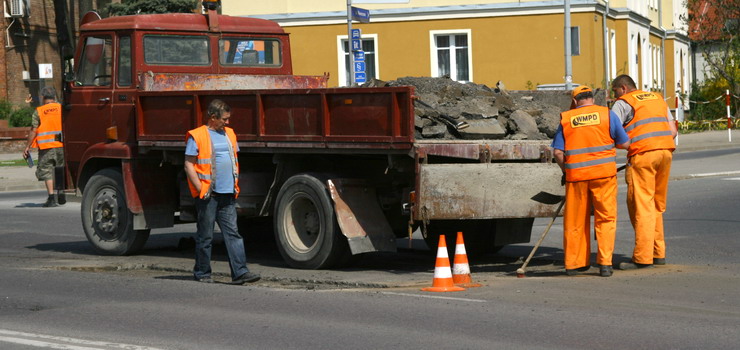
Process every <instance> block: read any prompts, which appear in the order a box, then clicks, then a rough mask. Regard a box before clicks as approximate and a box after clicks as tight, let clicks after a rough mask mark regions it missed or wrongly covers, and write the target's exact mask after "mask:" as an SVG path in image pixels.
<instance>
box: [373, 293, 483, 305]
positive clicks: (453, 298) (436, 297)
mask: <svg viewBox="0 0 740 350" xmlns="http://www.w3.org/2000/svg"><path fill="white" fill-rule="evenodd" d="M381 293H383V294H388V295H400V296H405V297H417V298H429V299H445V300H459V301H470V302H474V303H485V302H486V301H485V300H482V299H468V298H455V297H440V296H434V295H422V294H410V293H396V292H381Z"/></svg>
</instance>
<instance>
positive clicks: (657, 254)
mask: <svg viewBox="0 0 740 350" xmlns="http://www.w3.org/2000/svg"><path fill="white" fill-rule="evenodd" d="M672 160H673V153H672V152H671V151H669V150H665V149H660V150H655V151H647V152H643V153H639V154H635V155H634V156H632V157H630V159H629V164H628V166H627V169H626V170H625V174H624V175H625V180H626V181H627V209H628V210H629V213H630V221H631V222H632V227H633V228H634V229H635V250H634V252H633V253H632V261H633V262H636V263H638V264H652V263H653V258H665V235H664V233H663V213H664V212H665V208H666V197H667V196H668V177H669V176H670V174H671V161H672Z"/></svg>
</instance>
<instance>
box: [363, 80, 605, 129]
mask: <svg viewBox="0 0 740 350" xmlns="http://www.w3.org/2000/svg"><path fill="white" fill-rule="evenodd" d="M402 85H412V86H414V87H415V90H416V96H417V97H418V99H417V100H416V103H415V106H416V108H415V112H416V118H415V125H416V137H417V138H427V139H470V140H480V139H487V140H491V139H506V140H546V139H551V138H552V137H553V135H555V131H556V130H557V128H558V124H559V123H560V112H562V111H564V110H567V109H568V108H570V102H571V97H570V93H569V92H566V91H562V90H553V91H526V90H525V91H507V90H506V88H505V87H504V85H503V83H502V82H499V83H498V84H497V85H496V87H495V88H490V87H488V86H486V85H481V84H473V83H458V82H456V81H453V80H451V79H449V78H444V77H443V78H426V77H404V78H399V79H398V80H394V81H388V82H383V81H378V80H373V81H370V82H368V83H367V84H365V85H363V86H368V87H373V86H402ZM600 95H601V100H603V96H604V94H603V92H601V94H600ZM598 97H599V91H597V103H598V100H599V98H598ZM602 104H603V103H602Z"/></svg>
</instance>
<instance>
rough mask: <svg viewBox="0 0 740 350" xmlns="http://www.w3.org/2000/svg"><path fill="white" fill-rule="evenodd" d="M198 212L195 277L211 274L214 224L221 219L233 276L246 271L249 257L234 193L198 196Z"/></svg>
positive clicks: (235, 276)
mask: <svg viewBox="0 0 740 350" xmlns="http://www.w3.org/2000/svg"><path fill="white" fill-rule="evenodd" d="M195 208H196V209H197V211H198V237H197V238H196V240H195V267H194V268H193V275H194V276H195V278H196V279H200V278H204V277H209V276H210V275H211V248H212V246H213V227H214V223H216V222H218V227H220V228H221V233H222V234H223V236H224V243H225V244H226V252H227V253H228V255H229V267H231V278H232V279H235V278H237V277H239V276H241V275H243V274H245V273H247V272H249V269H247V257H246V253H245V252H244V240H243V239H242V236H241V235H239V231H238V229H237V226H236V199H235V198H234V194H233V193H229V194H220V193H212V194H211V196H210V197H209V198H207V199H200V198H195Z"/></svg>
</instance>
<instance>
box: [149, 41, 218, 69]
mask: <svg viewBox="0 0 740 350" xmlns="http://www.w3.org/2000/svg"><path fill="white" fill-rule="evenodd" d="M144 62H146V63H147V64H153V65H179V66H207V65H210V64H211V54H210V49H209V46H208V37H206V36H179V35H178V36H176V35H146V36H144Z"/></svg>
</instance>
